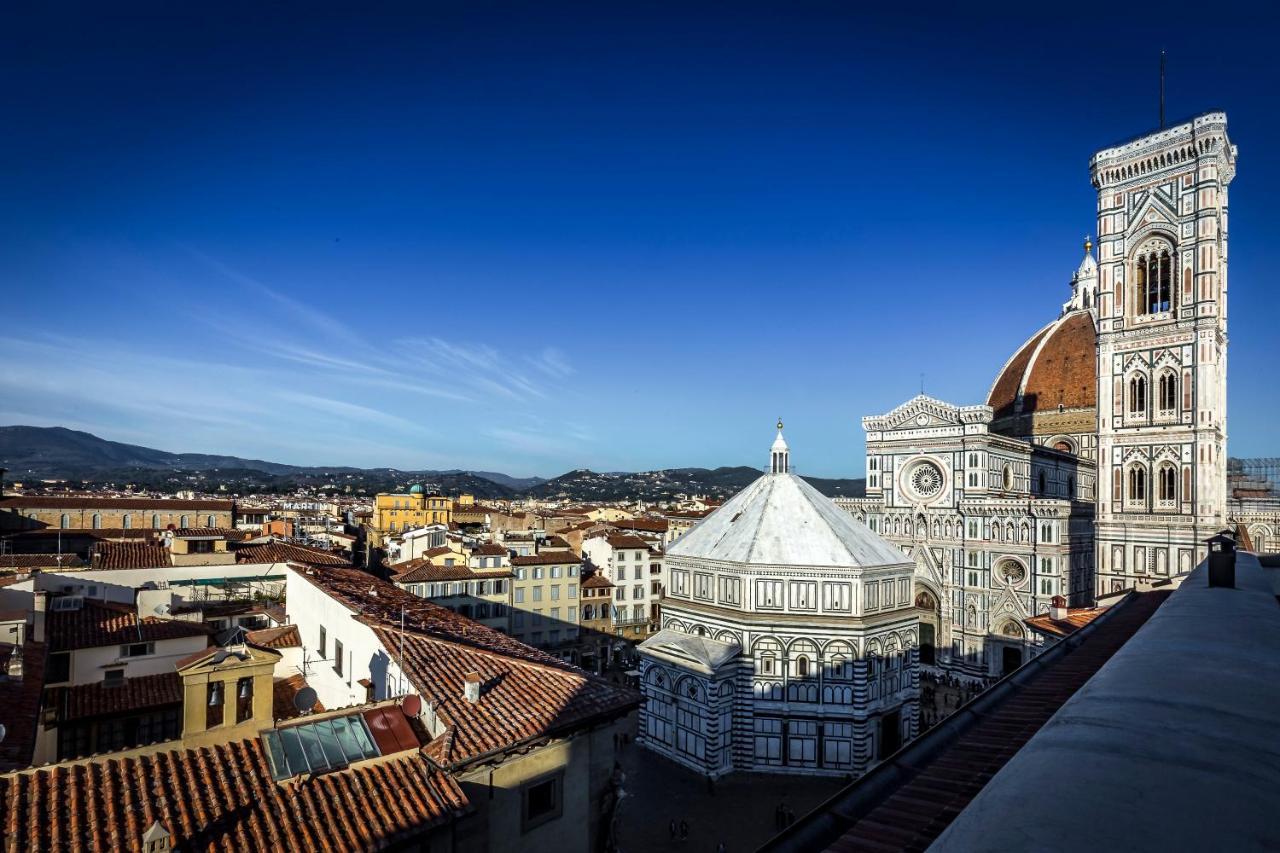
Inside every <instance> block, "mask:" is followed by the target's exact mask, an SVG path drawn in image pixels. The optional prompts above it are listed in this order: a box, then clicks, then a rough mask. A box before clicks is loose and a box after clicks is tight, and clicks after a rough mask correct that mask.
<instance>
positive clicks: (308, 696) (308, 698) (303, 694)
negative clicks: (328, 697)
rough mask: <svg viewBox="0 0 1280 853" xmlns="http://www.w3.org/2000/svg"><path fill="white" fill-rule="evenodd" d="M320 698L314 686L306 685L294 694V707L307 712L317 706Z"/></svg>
mask: <svg viewBox="0 0 1280 853" xmlns="http://www.w3.org/2000/svg"><path fill="white" fill-rule="evenodd" d="M318 698H319V697H318V696H317V695H316V689H315V688H314V687H304V688H302V689H301V690H299V691H298V692H297V693H295V694H294V695H293V707H294V708H297V709H298V713H300V714H305V713H307V712H308V711H310V710H311V709H312V708H314V707H315V706H316V700H317V699H318Z"/></svg>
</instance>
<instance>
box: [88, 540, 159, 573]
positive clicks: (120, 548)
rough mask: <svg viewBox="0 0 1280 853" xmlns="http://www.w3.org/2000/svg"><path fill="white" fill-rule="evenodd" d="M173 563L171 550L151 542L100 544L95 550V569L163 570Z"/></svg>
mask: <svg viewBox="0 0 1280 853" xmlns="http://www.w3.org/2000/svg"><path fill="white" fill-rule="evenodd" d="M172 563H173V561H172V560H171V559H170V556H169V549H168V548H166V547H164V546H163V545H159V544H154V543H151V542H99V543H98V544H97V545H95V546H94V549H93V562H92V565H93V568H95V569H161V568H167V567H168V566H170V565H172Z"/></svg>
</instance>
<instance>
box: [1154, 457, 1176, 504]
mask: <svg viewBox="0 0 1280 853" xmlns="http://www.w3.org/2000/svg"><path fill="white" fill-rule="evenodd" d="M1156 485H1157V491H1156V496H1157V497H1158V498H1159V499H1160V502H1161V503H1170V504H1172V503H1173V502H1174V501H1176V500H1177V499H1178V472H1177V470H1176V469H1175V468H1174V467H1173V466H1172V465H1169V464H1165V465H1162V466H1161V467H1160V470H1159V472H1158V474H1157V483H1156Z"/></svg>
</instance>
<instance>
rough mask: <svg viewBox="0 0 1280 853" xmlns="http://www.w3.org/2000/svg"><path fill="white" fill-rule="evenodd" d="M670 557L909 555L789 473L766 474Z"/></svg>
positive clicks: (767, 560)
mask: <svg viewBox="0 0 1280 853" xmlns="http://www.w3.org/2000/svg"><path fill="white" fill-rule="evenodd" d="M667 554H668V555H669V556H673V557H693V558H701V559H705V560H723V561H725V562H731V563H749V564H757V565H780V566H818V567H827V566H830V567H836V568H868V567H873V566H900V565H902V564H903V563H908V562H910V560H909V559H908V557H907V556H906V555H905V554H903V553H902V552H901V551H899V550H898V549H897V548H896V547H894V546H893V545H890V544H889V543H888V542H886V541H885V540H883V539H881V538H880V537H879V536H878V535H876V533H875V532H874V531H872V530H871V529H870V528H868V527H867V526H866V525H864V524H862V523H861V522H858V521H856V520H855V519H854V518H853V516H852V515H850V514H849V513H847V512H845V511H844V510H842V509H840V508H839V507H838V506H836V505H835V503H833V502H832V500H831V499H830V498H828V497H827V496H826V495H824V494H822V493H821V492H819V491H818V490H817V489H815V488H814V487H813V486H811V485H809V484H808V483H806V482H805V481H804V480H803V479H801V478H800V477H799V476H797V475H795V474H792V473H790V472H785V473H777V474H765V475H764V476H762V477H760V479H758V480H756V481H755V482H754V483H752V484H751V485H749V486H747V487H746V488H745V489H743V490H742V491H740V492H738V493H737V494H736V495H734V496H733V497H732V498H730V499H729V500H728V501H727V502H726V503H725V504H724V505H723V506H721V507H720V508H719V509H717V510H716V511H715V512H713V513H711V514H710V515H708V516H707V517H706V518H704V519H703V520H702V521H700V522H699V523H698V524H697V525H695V526H694V527H692V528H691V529H690V530H689V532H688V533H686V534H684V536H682V537H680V539H678V540H677V541H676V542H675V543H674V544H672V545H671V546H670V547H669V548H667Z"/></svg>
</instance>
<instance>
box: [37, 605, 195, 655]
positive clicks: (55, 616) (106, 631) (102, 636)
mask: <svg viewBox="0 0 1280 853" xmlns="http://www.w3.org/2000/svg"><path fill="white" fill-rule="evenodd" d="M46 619H47V624H48V636H49V650H50V651H54V652H61V651H68V650H71V649H91V648H97V647H100V646H114V645H120V644H124V643H141V642H145V641H153V640H173V639H178V638H181V637H198V636H208V635H209V634H210V633H211V631H210V629H209V628H207V627H205V626H204V625H202V624H200V623H199V622H188V621H185V620H181V619H160V618H158V617H155V616H148V617H146V618H144V619H139V618H138V611H137V610H136V609H135V608H134V607H133V606H132V605H129V604H115V603H109V602H105V601H97V600H95V599H91V598H87V599H85V600H84V602H83V604H82V605H81V607H80V608H79V609H78V610H54V609H53V607H52V604H51V605H50V609H49V612H48V614H47V616H46Z"/></svg>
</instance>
